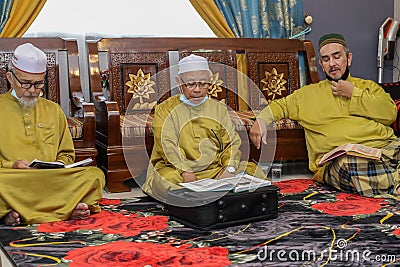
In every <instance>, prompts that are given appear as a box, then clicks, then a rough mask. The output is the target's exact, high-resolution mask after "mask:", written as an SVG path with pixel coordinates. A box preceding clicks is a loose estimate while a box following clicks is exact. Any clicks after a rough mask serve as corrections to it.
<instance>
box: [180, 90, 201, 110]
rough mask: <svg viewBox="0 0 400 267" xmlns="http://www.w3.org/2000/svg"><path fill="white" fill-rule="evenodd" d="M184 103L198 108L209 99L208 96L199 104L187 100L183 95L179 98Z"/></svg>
mask: <svg viewBox="0 0 400 267" xmlns="http://www.w3.org/2000/svg"><path fill="white" fill-rule="evenodd" d="M179 99H180V100H181V101H182V102H183V103H185V104H186V105H189V106H192V107H197V106H200V105H201V104H203V103H204V102H206V100H207V99H208V95H206V96H205V97H203V99H202V100H201V101H200V102H199V103H193V102H192V101H190V100H189V99H187V97H186V96H185V95H184V94H182V93H181V96H180V98H179Z"/></svg>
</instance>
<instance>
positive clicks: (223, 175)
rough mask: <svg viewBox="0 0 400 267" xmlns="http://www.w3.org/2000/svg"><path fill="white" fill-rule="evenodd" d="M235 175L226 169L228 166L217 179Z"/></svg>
mask: <svg viewBox="0 0 400 267" xmlns="http://www.w3.org/2000/svg"><path fill="white" fill-rule="evenodd" d="M233 176H235V174H234V173H230V172H228V171H227V170H226V168H224V170H223V172H221V173H220V175H218V177H217V179H224V178H230V177H233Z"/></svg>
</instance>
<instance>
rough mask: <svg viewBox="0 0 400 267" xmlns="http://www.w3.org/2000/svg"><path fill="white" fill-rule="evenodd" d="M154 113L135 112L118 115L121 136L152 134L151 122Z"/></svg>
mask: <svg viewBox="0 0 400 267" xmlns="http://www.w3.org/2000/svg"><path fill="white" fill-rule="evenodd" d="M153 119H154V114H148V113H136V114H130V115H127V116H125V115H121V116H120V126H121V134H122V137H145V135H146V134H147V135H153V129H152V128H151V123H152V122H153Z"/></svg>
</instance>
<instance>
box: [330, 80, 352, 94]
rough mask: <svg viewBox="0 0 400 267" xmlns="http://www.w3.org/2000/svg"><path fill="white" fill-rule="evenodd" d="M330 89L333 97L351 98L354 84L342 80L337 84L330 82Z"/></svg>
mask: <svg viewBox="0 0 400 267" xmlns="http://www.w3.org/2000/svg"><path fill="white" fill-rule="evenodd" d="M331 88H332V94H333V95H336V96H344V97H347V98H351V96H352V95H353V90H354V84H352V83H351V82H349V81H343V80H339V81H338V82H335V81H332V86H331Z"/></svg>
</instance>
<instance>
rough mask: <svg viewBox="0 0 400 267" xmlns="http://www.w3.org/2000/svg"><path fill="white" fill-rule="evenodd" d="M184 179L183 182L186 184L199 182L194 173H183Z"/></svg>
mask: <svg viewBox="0 0 400 267" xmlns="http://www.w3.org/2000/svg"><path fill="white" fill-rule="evenodd" d="M182 177H183V182H184V183H190V182H194V181H197V177H196V175H195V174H194V172H192V171H185V172H183V173H182Z"/></svg>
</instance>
